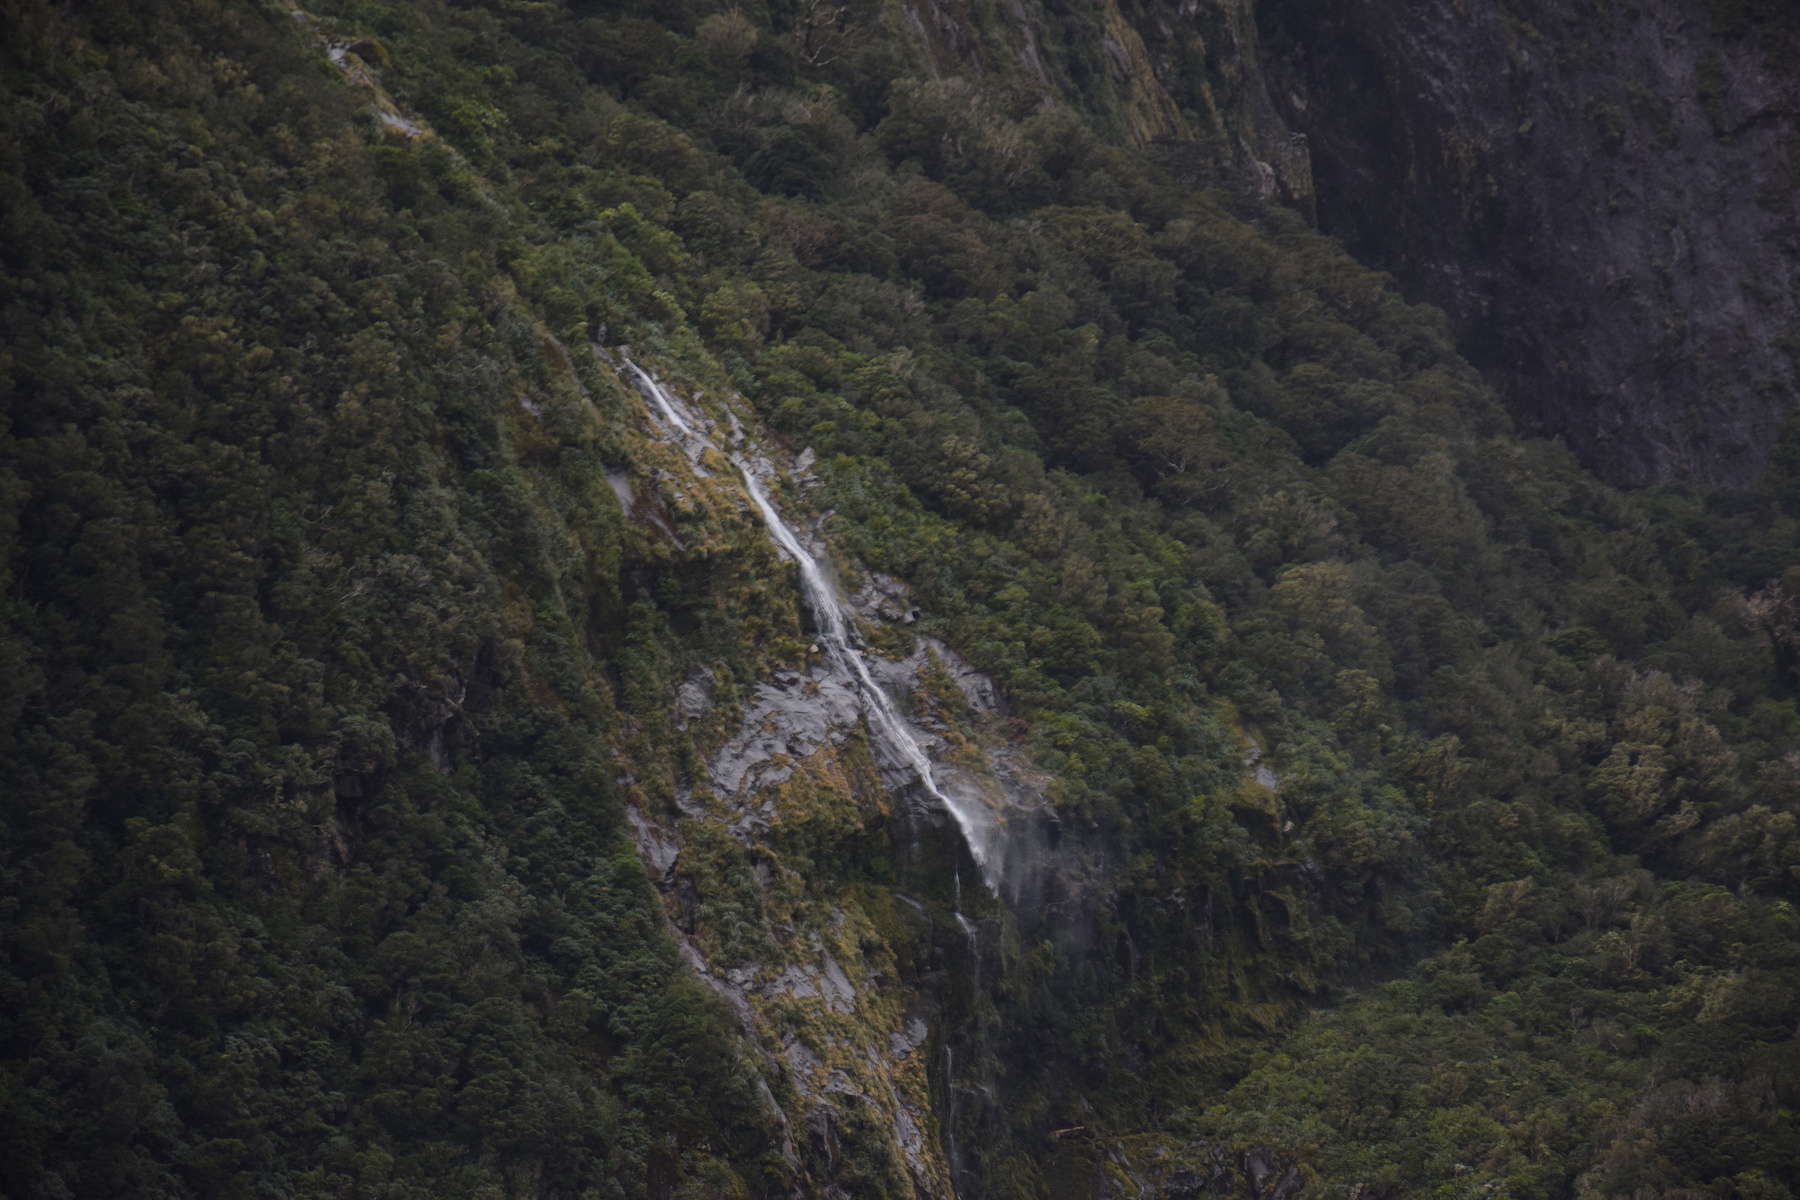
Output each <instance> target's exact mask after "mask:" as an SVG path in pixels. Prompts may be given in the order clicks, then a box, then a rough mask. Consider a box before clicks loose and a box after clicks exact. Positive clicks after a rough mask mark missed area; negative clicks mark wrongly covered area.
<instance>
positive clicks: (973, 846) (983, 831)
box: [625, 359, 1000, 908]
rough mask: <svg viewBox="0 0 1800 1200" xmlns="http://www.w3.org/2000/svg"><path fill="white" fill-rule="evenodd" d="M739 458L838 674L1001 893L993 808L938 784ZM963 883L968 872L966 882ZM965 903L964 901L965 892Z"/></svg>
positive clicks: (832, 598)
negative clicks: (854, 690)
mask: <svg viewBox="0 0 1800 1200" xmlns="http://www.w3.org/2000/svg"><path fill="white" fill-rule="evenodd" d="M625 365H626V366H627V367H628V368H629V369H630V370H631V372H632V374H633V375H634V376H636V378H637V380H638V383H639V386H640V389H641V390H642V391H643V392H644V393H645V396H646V398H647V399H649V400H650V402H651V403H652V405H653V406H654V407H655V408H656V410H657V412H658V414H659V415H660V416H661V417H662V418H663V420H664V421H665V422H666V423H667V424H668V425H669V426H670V427H672V429H673V431H674V432H676V433H678V435H679V436H681V437H682V438H683V439H684V440H686V441H687V442H689V443H690V444H693V445H694V447H695V448H696V449H699V448H710V449H714V450H717V449H718V447H717V446H715V445H714V444H713V442H712V440H711V439H710V438H708V437H707V436H706V435H705V434H704V433H700V432H698V431H697V430H696V429H695V428H694V427H693V426H692V425H690V424H689V423H688V422H687V421H686V420H684V419H683V418H682V415H681V412H680V410H679V408H678V407H677V406H676V404H675V402H674V401H673V400H671V399H670V397H669V395H668V394H667V393H666V392H664V391H663V389H662V387H661V386H660V385H659V384H658V383H657V382H656V380H654V379H652V378H651V377H650V374H649V373H648V372H647V371H645V370H644V369H643V368H641V367H639V366H638V365H637V364H636V363H634V362H632V361H631V360H630V359H626V360H625ZM729 457H730V459H731V462H732V465H734V466H735V467H737V469H738V473H739V474H740V475H742V476H743V480H744V490H745V491H746V492H748V493H749V495H750V499H751V501H752V502H753V503H754V504H755V505H756V510H757V512H758V513H759V514H760V515H761V516H762V519H763V524H764V525H765V526H767V528H768V530H769V536H770V537H771V538H772V539H773V540H774V542H775V544H776V545H777V546H779V547H780V548H781V549H782V550H783V551H785V552H786V553H787V554H788V556H789V557H791V558H792V559H793V560H794V562H795V563H796V564H798V565H799V567H800V587H801V592H802V593H803V595H804V596H805V598H806V603H807V607H808V608H810V609H811V610H812V613H813V621H814V623H815V624H816V625H817V626H818V641H819V645H820V646H821V648H822V649H823V650H824V652H825V657H826V661H827V663H828V665H829V666H830V667H831V668H832V669H833V670H834V671H836V672H837V673H839V674H841V675H844V676H846V677H848V678H850V679H852V680H854V681H855V683H856V688H857V692H858V694H859V695H861V696H862V698H863V712H864V715H865V716H866V717H867V718H868V721H869V725H870V728H871V730H872V731H873V732H874V734H875V736H876V738H877V740H878V741H880V742H881V743H882V745H884V746H885V747H887V749H888V750H889V751H891V752H892V753H894V754H897V755H898V756H899V757H900V758H901V759H902V760H904V761H905V763H906V764H907V765H908V766H909V767H911V768H912V771H913V774H914V775H916V776H917V778H918V780H919V784H920V786H921V787H923V788H924V789H925V792H926V794H927V795H929V796H930V797H931V798H932V799H934V800H936V801H937V802H938V803H940V804H942V805H943V806H944V808H945V810H946V811H947V812H949V813H950V815H951V817H952V818H953V819H954V820H955V821H956V824H957V828H958V829H959V830H961V831H962V835H963V840H964V842H965V843H966V844H967V845H968V847H969V853H970V855H971V856H972V857H973V858H974V859H975V865H976V866H977V867H979V868H980V869H981V877H982V882H984V883H986V884H987V887H988V890H989V891H990V892H993V893H995V894H996V895H997V894H998V893H999V883H1000V880H999V867H998V863H997V862H995V861H994V856H993V855H992V854H991V853H990V850H991V848H992V839H993V837H994V835H995V834H996V832H997V827H996V822H995V820H994V818H993V816H992V814H991V813H989V812H988V811H987V810H986V807H985V805H982V804H981V803H980V801H969V800H964V799H961V798H958V797H954V796H952V795H950V794H947V793H946V792H945V791H944V790H943V789H942V788H940V787H939V786H938V782H937V778H936V776H935V775H934V773H933V771H932V766H931V759H930V758H929V757H928V756H927V755H926V753H925V748H924V747H923V746H921V745H919V740H918V739H917V738H916V737H914V736H913V733H912V730H911V729H909V728H908V727H907V724H906V721H905V719H904V718H903V717H902V716H901V715H900V710H899V709H898V708H896V707H895V706H894V701H893V698H892V697H891V696H889V695H888V694H887V691H886V689H884V688H883V687H882V686H881V685H880V683H878V682H877V681H876V679H875V677H874V676H873V675H872V674H870V672H869V665H868V662H867V661H866V660H865V659H864V658H863V655H862V652H861V651H860V650H858V649H857V648H856V646H855V645H853V644H852V642H851V637H852V629H853V626H852V623H851V620H850V610H849V606H848V605H847V604H846V603H845V602H844V600H843V599H842V598H841V597H840V596H839V595H838V594H837V589H836V588H834V587H832V585H831V581H830V580H829V579H828V578H827V577H826V575H825V572H824V570H823V568H821V567H820V565H819V563H818V561H817V560H816V559H814V558H813V556H812V555H811V554H810V553H808V552H807V549H806V547H805V546H804V545H803V544H802V543H801V541H800V539H799V537H798V536H796V535H795V533H794V531H793V530H792V529H790V528H789V527H788V524H787V522H786V521H783V520H782V519H781V513H780V512H779V511H777V510H776V508H775V505H774V502H773V501H771V500H770V499H769V494H768V491H767V490H766V489H765V488H764V487H763V484H762V481H761V480H760V479H758V478H757V477H756V473H755V472H754V471H752V470H751V469H750V466H749V464H748V463H747V462H745V461H744V459H743V458H742V457H741V456H739V455H736V454H733V455H731V456H729ZM958 886H959V888H960V886H961V884H960V879H959V881H958ZM957 907H958V908H961V904H960V896H959V903H958V905H957Z"/></svg>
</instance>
